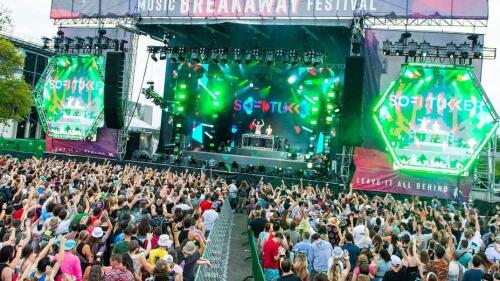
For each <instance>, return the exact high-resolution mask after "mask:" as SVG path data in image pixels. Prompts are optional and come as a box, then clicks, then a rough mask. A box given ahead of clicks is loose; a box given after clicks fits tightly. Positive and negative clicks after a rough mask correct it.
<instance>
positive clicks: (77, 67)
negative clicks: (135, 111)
mask: <svg viewBox="0 0 500 281" xmlns="http://www.w3.org/2000/svg"><path fill="white" fill-rule="evenodd" d="M103 63H104V57H102V56H92V55H74V56H71V55H68V56H66V55H65V56H56V57H52V58H51V59H50V61H49V64H48V65H47V68H46V69H45V73H44V76H43V78H44V79H40V81H39V82H38V84H37V86H36V87H35V90H34V99H35V102H36V105H37V109H38V110H39V112H40V111H43V114H41V115H40V116H41V117H40V118H41V119H42V122H43V123H44V129H45V131H46V133H47V134H48V135H49V136H50V137H53V138H60V139H74V140H85V139H86V140H89V139H92V138H94V137H95V134H96V131H97V127H98V126H100V125H101V123H102V118H103V110H104V73H103V69H104V67H103Z"/></svg>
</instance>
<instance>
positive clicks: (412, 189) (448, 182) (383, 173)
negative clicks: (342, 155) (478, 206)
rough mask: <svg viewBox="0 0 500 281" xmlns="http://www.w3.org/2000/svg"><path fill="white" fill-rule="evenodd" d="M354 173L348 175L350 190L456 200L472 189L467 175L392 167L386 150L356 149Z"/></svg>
mask: <svg viewBox="0 0 500 281" xmlns="http://www.w3.org/2000/svg"><path fill="white" fill-rule="evenodd" d="M354 165H355V166H356V172H355V173H354V176H353V178H352V181H351V183H352V185H353V189H356V190H365V191H378V192H389V193H399V194H408V195H414V196H415V195H418V196H426V197H437V198H442V199H450V200H454V201H457V202H466V201H468V200H469V193H470V191H471V188H472V183H473V180H472V177H470V176H447V175H437V174H425V173H410V172H405V171H400V170H394V169H393V163H392V161H391V160H390V158H389V156H388V153H384V152H381V151H378V150H375V149H367V148H359V147H358V148H356V149H355V151H354Z"/></svg>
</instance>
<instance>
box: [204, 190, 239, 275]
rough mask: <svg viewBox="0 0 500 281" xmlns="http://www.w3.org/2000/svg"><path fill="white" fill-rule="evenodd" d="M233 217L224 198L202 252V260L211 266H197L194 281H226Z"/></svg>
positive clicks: (227, 201) (227, 199)
mask: <svg viewBox="0 0 500 281" xmlns="http://www.w3.org/2000/svg"><path fill="white" fill-rule="evenodd" d="M233 216H234V215H233V211H232V209H231V206H230V204H229V198H227V197H226V199H225V200H224V205H223V206H222V210H221V213H220V214H219V218H218V219H217V221H216V222H215V224H214V226H213V228H212V230H211V231H210V234H209V235H208V240H209V241H208V243H207V246H206V248H205V251H204V252H203V258H205V259H207V260H209V261H210V263H211V264H212V266H211V267H208V266H205V265H202V266H199V267H198V272H197V273H196V278H195V280H196V281H216V280H217V281H219V280H227V268H228V262H229V246H230V243H231V231H232V226H233Z"/></svg>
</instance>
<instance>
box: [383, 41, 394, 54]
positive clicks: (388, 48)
mask: <svg viewBox="0 0 500 281" xmlns="http://www.w3.org/2000/svg"><path fill="white" fill-rule="evenodd" d="M391 50H392V42H391V41H389V40H385V41H384V42H382V54H384V56H387V55H390V54H391Z"/></svg>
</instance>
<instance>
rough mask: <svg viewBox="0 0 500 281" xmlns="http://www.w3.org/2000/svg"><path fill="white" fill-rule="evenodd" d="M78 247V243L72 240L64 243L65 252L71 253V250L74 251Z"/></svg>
mask: <svg viewBox="0 0 500 281" xmlns="http://www.w3.org/2000/svg"><path fill="white" fill-rule="evenodd" d="M75 245H76V241H75V240H73V239H71V240H68V241H66V243H64V250H65V251H69V250H71V249H73V248H74V247H75Z"/></svg>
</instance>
